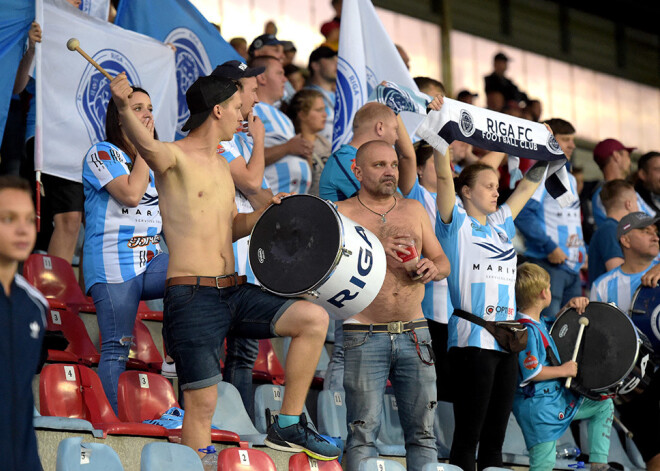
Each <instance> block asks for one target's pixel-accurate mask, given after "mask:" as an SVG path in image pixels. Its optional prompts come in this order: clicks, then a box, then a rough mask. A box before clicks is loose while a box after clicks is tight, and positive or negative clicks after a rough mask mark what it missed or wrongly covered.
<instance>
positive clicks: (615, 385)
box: [550, 301, 642, 394]
mask: <svg viewBox="0 0 660 471" xmlns="http://www.w3.org/2000/svg"><path fill="white" fill-rule="evenodd" d="M589 304H590V305H591V304H604V305H606V306H610V307H613V308H614V309H616V310H617V311H619V312H620V313H621V314H623V315H624V317H625V318H626V319H628V322H630V324H631V325H632V328H633V333H634V334H635V338H636V339H637V341H636V342H635V345H636V346H637V348H636V351H635V357H634V358H633V361H632V365H631V366H630V368H628V370H627V371H626V374H625V375H623V376H622V377H621V378H620V379H618V380H617V381H615V382H614V383H612V384H610V385H608V386H604V387H601V388H593V389H589V391H593V392H597V393H598V392H608V391H610V390H613V393H614V394H618V393H619V389H620V388H621V386H623V382H624V380H625V379H626V378H627V377H628V376H629V375H630V373H631V372H632V370H634V369H635V366H636V365H637V360H639V351H640V349H641V345H642V339H641V338H640V336H639V334H638V333H637V326H636V325H635V323H634V322H633V321H632V319H631V318H630V316H629V315H628V314H626V313H625V312H623V311H622V310H621V309H619V306H617V305H616V304H614V303H603V302H600V301H590V302H589ZM571 309H573V310H575V308H573V307H566V308H564V309H562V310H561V311H559V313H558V314H557V318H556V319H555V322H553V323H552V327H550V336H552V331H553V330H554V328H555V324H556V323H557V321H558V320H559V318H560V317H561V316H562V315H563V314H565V313H566V312H567V311H570V310H571Z"/></svg>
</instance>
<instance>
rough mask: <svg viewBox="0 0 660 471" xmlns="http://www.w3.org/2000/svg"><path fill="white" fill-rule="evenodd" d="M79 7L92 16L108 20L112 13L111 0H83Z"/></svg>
mask: <svg viewBox="0 0 660 471" xmlns="http://www.w3.org/2000/svg"><path fill="white" fill-rule="evenodd" d="M78 9H79V10H80V11H82V12H84V13H87V14H88V15H90V16H93V17H95V18H99V19H101V20H104V21H107V19H108V14H109V13H110V0H82V1H81V2H80V6H79V7H78Z"/></svg>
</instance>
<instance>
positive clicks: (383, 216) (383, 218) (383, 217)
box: [357, 193, 396, 224]
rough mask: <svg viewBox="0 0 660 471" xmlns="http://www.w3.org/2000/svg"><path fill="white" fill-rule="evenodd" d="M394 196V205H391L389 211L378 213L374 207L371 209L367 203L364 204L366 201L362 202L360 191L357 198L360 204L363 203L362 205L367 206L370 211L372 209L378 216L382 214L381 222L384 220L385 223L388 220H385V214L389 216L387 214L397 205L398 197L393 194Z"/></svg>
mask: <svg viewBox="0 0 660 471" xmlns="http://www.w3.org/2000/svg"><path fill="white" fill-rule="evenodd" d="M393 198H394V204H393V205H392V207H391V208H390V209H388V210H387V211H385V212H384V213H378V212H376V211H374V210H373V209H371V208H370V207H369V206H367V205H366V204H364V203H363V202H362V200H361V199H360V194H359V193H358V195H357V199H358V201H359V202H360V204H361V205H362V206H364V207H365V208H367V210H369V211H371V212H372V213H374V214H375V215H376V216H380V222H382V223H383V224H385V222H386V220H385V216H387V215H388V214H389V212H390V211H392V210H393V209H394V208H395V207H396V197H395V196H393Z"/></svg>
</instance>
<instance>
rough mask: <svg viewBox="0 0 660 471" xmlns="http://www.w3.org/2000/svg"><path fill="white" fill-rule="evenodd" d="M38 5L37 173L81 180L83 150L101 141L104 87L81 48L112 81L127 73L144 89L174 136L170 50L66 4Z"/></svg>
mask: <svg viewBox="0 0 660 471" xmlns="http://www.w3.org/2000/svg"><path fill="white" fill-rule="evenodd" d="M42 1H43V15H40V14H39V12H38V16H40V17H42V18H43V20H42V29H43V31H44V34H43V40H42V42H41V47H38V48H37V53H36V61H37V69H36V70H37V72H36V81H37V84H36V89H37V123H36V141H35V145H36V148H35V168H36V170H41V171H42V172H43V173H47V174H49V175H55V176H58V177H62V178H66V179H68V180H73V181H77V182H80V181H82V161H83V157H84V156H85V153H86V152H87V150H88V149H89V148H90V147H91V146H92V145H93V144H96V143H97V142H99V141H102V140H104V139H105V115H106V110H107V107H108V102H109V101H110V99H111V95H110V82H109V80H108V79H107V78H105V76H103V74H101V72H99V71H98V70H96V69H95V68H94V67H93V66H92V65H91V64H90V63H89V62H87V61H86V60H85V59H83V57H82V56H81V55H80V54H78V53H77V52H72V51H69V50H68V49H67V46H66V43H67V41H68V40H69V39H70V38H71V37H72V36H73V37H76V38H77V39H78V40H79V41H80V47H81V49H83V50H84V51H85V52H86V53H87V54H89V55H90V56H91V57H92V58H93V59H94V60H95V61H96V62H97V63H99V64H100V65H101V67H103V68H104V69H105V70H106V71H107V72H108V73H109V74H110V75H112V76H113V77H114V76H115V75H117V74H118V73H120V72H126V74H127V76H128V80H129V81H130V83H131V84H132V85H135V86H139V87H142V88H144V89H145V90H147V92H149V95H150V97H151V102H152V103H153V107H154V120H155V121H154V122H155V125H156V130H157V131H158V136H159V138H160V139H161V140H163V141H171V140H173V139H174V132H175V128H176V116H177V110H176V106H177V103H176V74H175V64H174V52H173V51H172V49H170V48H169V47H168V46H165V45H164V44H163V43H161V42H159V41H156V40H154V39H152V38H149V37H147V36H143V35H141V34H138V33H135V32H133V31H127V30H125V29H123V28H120V27H118V26H115V25H113V24H111V23H108V22H107V21H104V20H100V19H97V18H94V17H91V16H89V15H87V14H86V13H83V12H81V11H80V10H78V9H77V8H75V7H73V6H71V5H70V4H69V3H68V2H67V1H66V0H38V2H37V7H38V8H39V7H40V6H41V5H40V4H41V2H42Z"/></svg>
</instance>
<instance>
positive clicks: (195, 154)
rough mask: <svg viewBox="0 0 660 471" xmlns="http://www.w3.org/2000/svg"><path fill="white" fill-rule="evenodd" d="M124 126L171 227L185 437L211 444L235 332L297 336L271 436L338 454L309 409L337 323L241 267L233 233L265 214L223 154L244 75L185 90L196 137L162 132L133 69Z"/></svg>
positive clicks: (168, 332) (320, 454)
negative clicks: (138, 91)
mask: <svg viewBox="0 0 660 471" xmlns="http://www.w3.org/2000/svg"><path fill="white" fill-rule="evenodd" d="M110 89H111V91H112V96H113V99H114V100H115V103H116V104H117V108H118V109H119V113H120V122H121V125H122V127H123V129H124V132H125V133H126V135H127V136H128V138H129V139H130V141H131V142H132V143H133V144H134V145H135V147H136V148H137V150H138V152H139V153H140V155H141V156H142V157H143V158H144V160H145V161H146V162H147V164H148V165H149V167H151V169H152V170H153V171H154V174H155V177H156V188H157V189H158V195H159V204H160V210H161V214H162V217H163V230H164V232H165V237H166V238H167V245H168V247H169V249H170V263H169V266H168V270H167V278H168V280H167V283H166V291H165V312H164V327H165V339H166V343H167V345H168V349H169V353H170V355H171V356H172V357H173V358H174V361H175V362H176V365H177V374H178V376H179V380H180V383H181V389H182V390H183V397H184V402H185V406H186V414H185V416H184V420H183V432H182V434H183V435H182V442H183V444H185V445H188V446H189V447H191V448H193V449H194V450H200V449H202V448H205V447H206V446H208V445H209V444H210V443H211V418H212V417H213V412H214V411H215V407H216V399H217V389H216V384H217V383H219V382H220V380H221V378H222V376H221V374H220V349H221V347H222V344H223V341H224V338H225V336H226V335H227V333H229V332H231V333H232V334H233V335H236V336H239V337H253V338H269V337H274V336H288V337H292V341H291V347H290V349H289V354H288V356H287V361H286V393H285V395H284V398H283V399H282V409H281V410H280V415H279V416H278V418H277V420H276V421H275V423H274V424H273V425H272V426H271V428H270V429H269V432H268V437H267V439H266V444H267V445H269V446H271V447H273V448H276V449H279V450H283V451H304V452H306V453H307V454H309V455H310V456H312V457H315V458H318V459H322V460H329V459H335V458H337V457H338V455H339V449H338V448H337V447H335V446H334V445H332V444H330V443H328V442H327V441H325V440H324V439H323V438H321V437H320V436H319V435H318V434H317V433H316V432H314V431H313V430H312V429H311V428H309V426H308V425H307V423H306V422H305V420H304V419H303V420H302V421H301V417H300V416H301V414H302V410H303V406H304V403H305V398H306V396H307V390H308V389H309V385H310V383H311V381H312V377H313V376H314V369H315V368H316V364H317V363H318V359H319V357H320V355H321V349H322V348H323V343H324V340H325V333H326V331H327V328H328V315H327V313H326V312H325V311H324V310H323V309H322V308H321V307H319V306H316V305H314V304H311V303H309V302H306V301H299V300H293V299H284V298H280V297H277V296H273V295H271V294H268V293H265V292H263V291H262V290H261V289H260V288H258V287H257V286H255V285H251V284H245V277H239V276H237V275H236V273H235V272H234V254H233V250H232V246H231V244H232V241H233V240H238V239H240V238H242V237H245V236H247V235H248V234H249V233H250V231H251V229H252V227H253V226H254V224H255V222H256V220H257V219H258V217H259V215H260V214H261V213H262V212H263V209H262V210H261V211H255V212H253V213H249V214H238V213H237V210H236V205H235V203H234V182H233V181H232V178H231V174H230V172H229V164H227V161H226V160H225V159H223V158H219V157H218V155H217V154H216V149H217V146H218V142H220V141H227V140H230V139H231V138H232V136H233V134H234V131H235V129H236V127H237V126H238V124H239V122H240V121H241V119H242V117H241V99H240V94H238V93H236V91H237V87H236V84H235V83H234V82H233V81H232V80H230V79H225V78H219V77H215V76H208V77H200V78H199V79H197V80H196V81H195V83H193V84H192V85H191V86H190V89H189V90H188V92H187V93H186V102H187V104H188V108H189V110H190V119H189V120H188V121H187V122H186V124H185V125H184V127H183V130H184V131H190V132H189V134H188V136H187V137H185V138H184V139H181V140H179V141H176V142H160V141H157V140H155V139H154V138H153V137H152V136H151V134H150V133H149V132H148V131H147V128H145V127H144V125H142V123H141V122H140V121H139V120H138V119H137V118H136V117H135V114H134V113H132V112H131V110H130V106H129V101H128V96H129V94H130V93H131V91H132V90H131V88H130V85H129V83H128V80H127V79H126V76H125V75H124V74H120V75H118V76H117V77H116V78H115V79H114V80H113V81H112V83H111V84H110ZM273 203H279V198H278V197H277V196H276V197H274V198H273Z"/></svg>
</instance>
